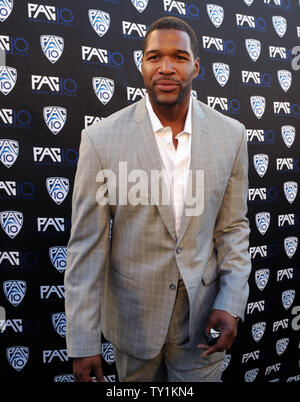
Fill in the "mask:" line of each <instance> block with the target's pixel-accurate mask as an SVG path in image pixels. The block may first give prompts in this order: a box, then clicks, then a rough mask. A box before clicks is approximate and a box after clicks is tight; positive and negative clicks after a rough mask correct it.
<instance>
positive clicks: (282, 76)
mask: <svg viewBox="0 0 300 402" xmlns="http://www.w3.org/2000/svg"><path fill="white" fill-rule="evenodd" d="M277 77H278V81H279V84H280V86H281V88H282V89H283V90H284V92H287V91H288V90H289V89H290V86H291V84H292V73H291V72H290V71H288V70H278V71H277Z"/></svg>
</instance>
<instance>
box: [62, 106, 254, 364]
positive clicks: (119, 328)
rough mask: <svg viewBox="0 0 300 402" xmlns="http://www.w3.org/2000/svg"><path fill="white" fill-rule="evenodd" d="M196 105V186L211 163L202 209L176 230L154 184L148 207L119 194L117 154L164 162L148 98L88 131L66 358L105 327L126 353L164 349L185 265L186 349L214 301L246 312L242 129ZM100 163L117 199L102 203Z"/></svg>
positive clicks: (71, 251)
mask: <svg viewBox="0 0 300 402" xmlns="http://www.w3.org/2000/svg"><path fill="white" fill-rule="evenodd" d="M192 107H193V109H192V128H193V131H192V150H191V166H190V170H191V172H192V175H191V177H192V183H193V186H195V185H196V182H195V180H196V171H197V170H202V171H204V191H201V194H200V197H202V201H203V202H204V208H203V211H202V213H201V215H199V216H186V215H184V216H183V219H182V223H181V227H180V231H179V234H178V236H176V232H175V218H174V214H173V210H172V207H171V206H170V205H161V204H159V202H156V203H155V202H153V199H152V198H153V197H152V195H151V188H150V187H151V186H149V199H148V201H149V203H148V204H150V205H130V204H127V205H125V204H126V202H122V201H121V202H119V201H118V200H119V196H120V192H121V189H120V180H119V174H120V172H119V166H120V165H119V162H120V161H121V162H123V163H124V162H126V163H127V165H126V166H127V169H128V174H129V173H130V172H131V171H132V170H133V169H139V170H142V171H143V172H145V174H147V177H148V178H150V176H151V171H153V170H162V169H163V166H162V162H161V158H160V155H159V150H158V148H157V145H156V143H155V138H154V135H153V132H152V127H151V124H150V120H149V116H148V113H147V110H146V106H145V100H144V99H142V100H140V101H139V102H137V103H135V104H133V105H131V106H129V107H126V108H125V109H123V110H121V111H119V112H117V113H115V114H113V115H111V116H110V117H109V118H107V119H104V120H103V121H101V123H99V124H95V125H92V126H90V127H88V128H87V129H85V130H83V132H82V139H81V145H80V157H79V161H78V167H77V172H76V177H75V183H74V190H73V209H72V229H71V237H70V240H69V244H68V249H67V269H66V273H65V291H66V317H67V348H68V353H69V356H72V357H80V356H90V355H95V354H99V353H100V347H101V332H103V334H104V336H105V338H106V339H107V340H109V341H111V342H112V343H113V344H114V345H116V346H117V347H118V348H119V349H120V350H121V351H123V352H125V353H127V354H129V355H132V356H136V357H139V358H145V359H150V358H153V357H154V356H155V355H157V354H158V353H159V351H160V350H161V348H162V345H163V343H164V340H165V337H166V334H167V331H168V326H169V322H170V318H171V315H172V310H173V306H174V302H175V297H176V291H174V287H172V285H174V284H175V285H177V282H178V275H179V272H180V274H181V276H182V278H183V280H184V283H185V286H186V289H187V293H188V298H189V304H190V317H189V323H188V325H189V333H190V339H189V343H188V346H189V347H195V348H196V345H197V344H198V343H199V342H202V341H203V339H202V338H203V335H204V329H205V326H206V323H207V319H208V316H209V314H210V312H211V310H212V309H221V310H225V311H228V312H230V313H233V314H235V315H237V316H239V317H241V318H242V319H243V315H244V310H245V306H246V302H247V297H248V282H247V281H248V276H249V273H250V268H251V264H250V257H249V253H248V238H249V224H248V220H247V218H246V213H247V194H248V179H247V170H248V157H247V142H246V136H245V128H244V126H243V125H242V124H241V123H239V122H238V121H236V120H234V119H232V118H230V117H227V116H224V115H223V114H221V113H219V112H217V111H215V110H214V109H211V108H210V107H208V106H207V105H205V104H204V103H202V102H199V101H196V100H193V103H192ZM99 171H100V172H101V171H102V172H103V171H104V172H107V171H112V172H115V175H116V177H117V180H116V183H115V187H114V189H115V190H116V194H117V197H116V201H117V202H116V203H114V202H112V201H113V200H111V202H110V204H111V205H110V204H107V205H99V204H100V203H99V199H102V200H103V199H104V197H105V195H107V191H106V192H105V186H104V187H103V183H105V182H107V180H106V181H105V180H103V177H102V179H101V174H99ZM102 176H103V175H102ZM96 177H97V179H96ZM149 182H150V179H149ZM129 184H131V183H129ZM129 184H128V190H129V188H130V186H129ZM160 184H161V188H160V190H163V186H164V183H163V181H160ZM131 185H132V184H131ZM103 189H104V190H103ZM123 201H124V200H123ZM150 201H151V202H150ZM112 204H115V205H112ZM123 204H124V205H123ZM111 220H112V222H113V224H112V226H111V227H110V221H111ZM110 231H111V236H110V235H109V234H110Z"/></svg>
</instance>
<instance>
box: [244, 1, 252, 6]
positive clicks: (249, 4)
mask: <svg viewBox="0 0 300 402" xmlns="http://www.w3.org/2000/svg"><path fill="white" fill-rule="evenodd" d="M244 2H245V3H246V4H247V6H251V4H252V3H253V0H244Z"/></svg>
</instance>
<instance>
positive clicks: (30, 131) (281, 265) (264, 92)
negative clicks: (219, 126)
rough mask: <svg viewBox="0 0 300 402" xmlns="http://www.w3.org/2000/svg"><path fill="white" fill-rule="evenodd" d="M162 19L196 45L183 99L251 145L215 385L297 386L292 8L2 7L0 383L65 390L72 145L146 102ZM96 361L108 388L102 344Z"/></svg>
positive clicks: (295, 14) (275, 2) (198, 4)
mask: <svg viewBox="0 0 300 402" xmlns="http://www.w3.org/2000/svg"><path fill="white" fill-rule="evenodd" d="M164 15H175V16H177V17H180V18H182V19H184V20H185V21H187V22H188V23H190V24H191V26H192V27H193V28H194V29H195V31H196V34H197V36H198V38H199V43H200V60H201V71H200V74H199V76H198V77H197V78H196V79H195V81H194V86H193V96H195V97H197V98H198V99H200V100H201V101H203V102H205V103H207V104H208V105H210V106H211V107H213V108H215V109H217V110H219V111H221V112H222V113H224V114H226V115H228V116H230V117H233V118H236V119H238V120H239V121H241V122H242V123H244V124H245V126H246V128H247V134H248V143H249V180H250V188H249V219H250V223H251V229H252V232H251V238H250V253H251V257H252V263H253V269H252V274H251V277H250V280H249V282H250V296H249V300H248V304H247V308H246V319H245V322H244V323H243V324H242V323H241V324H240V327H239V335H238V338H237V340H236V342H235V344H234V346H233V347H232V348H231V350H229V351H228V353H227V355H226V358H225V360H224V367H223V368H224V371H223V381H224V382H229V381H235V382H250V381H255V382H268V381H280V382H290V381H300V367H299V366H300V344H299V329H300V289H299V281H300V267H299V265H300V264H299V246H298V237H299V227H300V211H299V204H300V202H299V201H300V196H299V194H298V195H297V191H298V185H299V174H300V156H299V147H300V133H299V131H300V126H299V122H300V120H299V118H300V99H299V87H300V80H299V76H300V72H299V71H298V69H299V67H300V61H299V65H298V57H297V55H298V53H297V48H295V47H296V46H297V45H298V46H299V45H300V7H299V2H298V0H297V1H296V0H232V1H228V0H227V1H225V0H216V1H215V2H214V3H211V2H209V1H200V0H186V1H172V0H97V1H96V0H85V1H79V0H72V1H71V0H59V1H58V0H47V1H42V0H41V1H39V0H38V3H36V2H34V3H29V2H27V1H24V0H19V1H13V0H0V30H1V32H0V49H1V66H0V91H1V92H0V102H1V105H0V126H1V136H0V160H1V164H0V165H1V177H0V198H1V208H0V220H1V228H0V273H1V288H0V306H1V308H0V315H1V317H0V365H1V373H2V375H1V380H2V381H10V382H14V383H22V382H30V381H31V380H33V379H34V381H35V382H45V383H48V382H49V383H51V382H63V381H74V378H73V376H72V367H71V361H70V360H69V359H68V356H67V352H66V345H65V313H64V286H63V277H64V270H65V264H66V245H67V242H68V239H69V232H70V225H71V221H70V217H71V196H72V188H73V182H74V175H75V171H76V163H77V159H78V148H79V141H80V132H81V129H82V128H84V127H86V126H88V125H90V124H92V123H94V122H97V121H99V120H100V119H102V118H104V117H106V116H109V115H110V114H111V113H113V112H115V111H117V110H119V109H120V108H123V107H125V106H127V105H129V104H131V103H132V102H135V101H137V100H139V99H140V98H141V97H142V96H144V95H145V89H144V87H143V80H142V76H141V73H140V62H141V44H142V39H143V37H144V35H145V32H146V30H147V27H148V26H149V25H150V24H151V22H152V21H153V20H155V19H157V18H159V17H162V16H164ZM298 50H299V49H298ZM216 152H222V150H221V149H216ZM5 313H6V318H5ZM99 352H101V353H102V355H103V358H104V373H105V378H106V380H107V381H117V380H118V379H117V375H116V369H115V363H114V353H113V349H112V346H111V344H110V343H109V340H106V339H103V347H102V350H101V351H99ZM3 374H4V377H3Z"/></svg>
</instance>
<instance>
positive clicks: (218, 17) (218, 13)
mask: <svg viewBox="0 0 300 402" xmlns="http://www.w3.org/2000/svg"><path fill="white" fill-rule="evenodd" d="M206 10H207V14H208V16H209V18H210V20H211V22H212V23H213V24H214V26H215V27H216V28H219V26H220V25H221V24H222V22H223V19H224V8H223V7H221V6H218V5H216V4H207V5H206Z"/></svg>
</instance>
